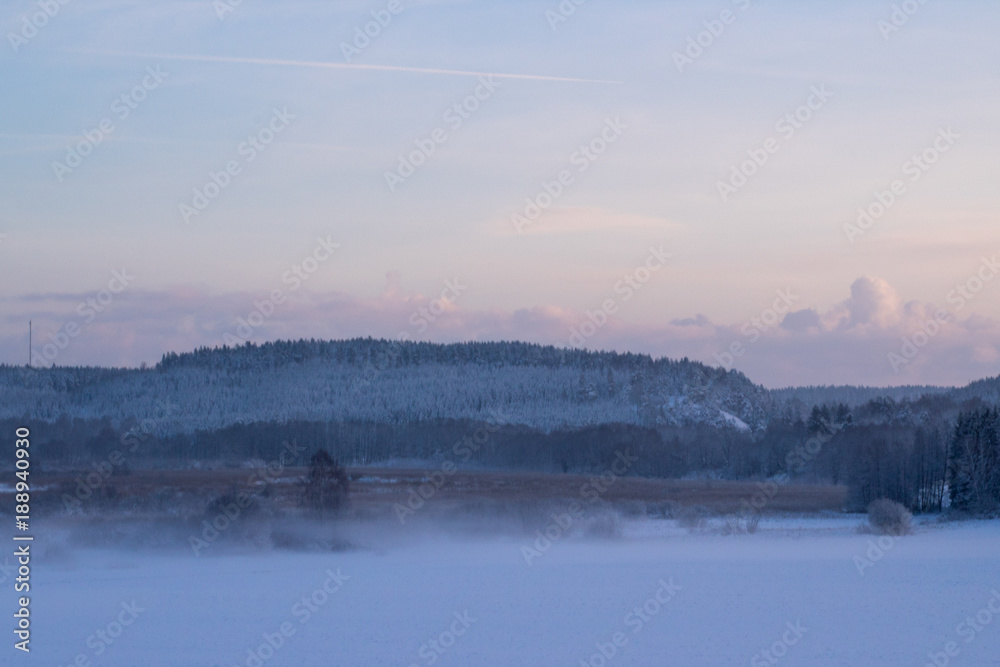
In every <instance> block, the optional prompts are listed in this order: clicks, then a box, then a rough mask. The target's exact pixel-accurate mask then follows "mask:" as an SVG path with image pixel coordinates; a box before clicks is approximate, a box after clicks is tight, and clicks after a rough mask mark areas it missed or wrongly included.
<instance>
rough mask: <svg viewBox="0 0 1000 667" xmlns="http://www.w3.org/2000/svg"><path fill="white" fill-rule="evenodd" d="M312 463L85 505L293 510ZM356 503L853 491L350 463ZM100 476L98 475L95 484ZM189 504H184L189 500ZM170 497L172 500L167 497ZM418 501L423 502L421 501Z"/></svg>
mask: <svg viewBox="0 0 1000 667" xmlns="http://www.w3.org/2000/svg"><path fill="white" fill-rule="evenodd" d="M305 474H306V469H305V468H285V469H284V470H282V471H280V472H279V473H277V474H276V475H274V476H271V475H270V474H269V473H267V472H266V471H264V470H263V469H252V468H229V469H218V470H139V471H133V472H132V473H130V474H127V475H116V476H111V477H107V478H106V479H103V480H102V481H101V482H100V483H99V484H96V485H94V489H93V495H92V496H88V497H87V498H86V499H85V500H84V502H85V503H90V502H95V501H98V499H100V500H99V501H98V502H103V503H109V502H112V503H113V504H114V505H116V506H119V507H128V506H129V505H133V504H136V505H140V506H141V505H148V502H144V501H148V500H149V499H150V498H153V497H157V496H158V497H160V498H163V499H167V498H177V499H178V500H179V502H181V503H182V504H187V505H190V504H198V501H202V502H204V500H205V499H210V498H213V497H218V496H219V495H221V494H224V493H227V492H232V491H236V492H238V491H246V492H252V493H254V494H258V495H261V494H262V495H265V496H266V497H268V498H270V499H271V501H272V502H274V503H275V504H276V505H278V506H283V507H293V506H295V505H296V503H297V502H298V498H299V496H300V493H301V489H300V486H299V483H300V480H301V479H302V478H303V477H304V475H305ZM348 474H349V477H350V480H351V482H350V507H351V508H352V510H353V511H355V512H360V513H361V514H371V513H374V514H382V513H384V512H385V511H387V510H389V509H390V508H391V507H393V506H394V504H395V503H405V502H407V500H408V499H409V500H414V499H416V497H417V494H418V492H419V493H420V494H421V495H422V496H423V497H424V498H426V504H427V505H428V506H434V507H437V509H438V510H443V511H447V509H448V508H449V507H460V506H466V507H469V506H483V505H484V504H486V505H493V504H498V503H540V504H545V503H547V502H556V501H558V502H565V501H572V500H579V501H587V502H590V501H593V500H600V501H602V502H603V503H605V504H609V505H624V504H627V505H630V506H632V507H635V506H641V505H642V504H645V505H646V506H648V507H649V508H651V511H656V513H662V512H664V511H665V510H664V508H667V509H668V511H669V510H676V509H679V508H683V507H695V506H700V507H703V508H705V509H706V510H707V511H708V512H711V513H718V514H724V513H731V512H736V511H738V510H739V509H740V508H741V501H745V500H746V501H749V500H750V499H751V498H753V497H754V496H755V494H756V495H757V499H758V502H759V501H760V499H762V498H766V504H764V507H763V512H765V513H782V512H793V513H814V512H822V511H840V510H842V509H843V507H844V503H845V501H846V497H847V489H846V487H843V486H837V485H831V484H788V485H784V486H772V487H770V490H771V495H764V492H763V491H762V486H761V484H760V483H759V482H751V481H724V480H677V479H649V478H641V477H612V476H610V475H608V476H606V477H605V478H604V479H603V480H602V479H601V477H599V476H587V475H571V474H544V473H536V472H520V471H467V470H463V471H455V470H452V471H450V472H449V473H444V472H442V471H441V470H440V469H437V470H433V469H430V470H417V469H399V468H349V469H348ZM86 477H87V472H86V471H84V472H81V473H72V472H65V473H55V474H48V475H45V476H44V477H42V476H39V478H37V479H35V480H34V481H35V484H39V485H45V486H46V487H47V491H45V492H43V494H44V495H46V496H48V498H47V501H48V502H47V503H46V505H47V506H49V507H53V508H54V507H56V506H61V505H62V503H61V500H60V499H61V498H62V497H63V494H69V495H70V496H75V494H76V493H77V489H78V488H79V487H80V484H79V480H81V479H86ZM96 480H97V478H96V477H94V476H92V477H91V481H92V482H94V481H96ZM185 498H186V499H187V502H184V499H185ZM167 502H169V501H167ZM418 502H419V501H418Z"/></svg>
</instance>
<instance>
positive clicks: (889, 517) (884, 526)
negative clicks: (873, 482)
mask: <svg viewBox="0 0 1000 667" xmlns="http://www.w3.org/2000/svg"><path fill="white" fill-rule="evenodd" d="M912 519H913V515H912V514H910V512H909V510H907V509H906V508H905V507H903V506H902V505H900V504H899V503H897V502H896V501H894V500H889V499H888V498H879V499H878V500H875V501H872V503H871V504H870V505H869V506H868V524H869V525H870V526H871V528H872V530H874V531H875V532H877V533H880V534H882V535H906V534H907V533H909V532H910V522H911V521H912Z"/></svg>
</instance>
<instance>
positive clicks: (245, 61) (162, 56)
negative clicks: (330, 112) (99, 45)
mask: <svg viewBox="0 0 1000 667" xmlns="http://www.w3.org/2000/svg"><path fill="white" fill-rule="evenodd" d="M76 52H77V53H89V54H94V55H103V56H117V57H122V58H150V59H156V60H187V61H194V62H209V63H233V64H237V65H268V66H277V67H311V68H319V69H351V70H370V71H379V72H409V73H412V74H445V75H451V76H494V77H497V78H500V79H527V80H531V81H564V82H570V83H600V84H619V83H621V81H607V80H603V79H579V78H575V77H566V76H549V75H545V74H514V73H510V72H478V71H472V70H460V69H441V68H436V67H405V66H402V65H368V64H362V63H335V62H323V61H316V60H283V59H276V58H245V57H236V56H202V55H191V54H173V53H136V52H124V51H101V50H83V51H76Z"/></svg>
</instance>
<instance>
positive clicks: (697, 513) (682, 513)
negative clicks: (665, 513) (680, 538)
mask: <svg viewBox="0 0 1000 667" xmlns="http://www.w3.org/2000/svg"><path fill="white" fill-rule="evenodd" d="M677 523H678V524H680V526H681V528H685V529H686V530H687V531H688V532H689V533H700V532H703V531H704V530H705V529H706V528H707V527H708V509H707V508H706V507H703V506H702V505H693V506H689V507H682V508H681V509H680V510H678V512H677Z"/></svg>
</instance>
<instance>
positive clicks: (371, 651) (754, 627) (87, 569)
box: [0, 517, 1000, 667]
mask: <svg viewBox="0 0 1000 667" xmlns="http://www.w3.org/2000/svg"><path fill="white" fill-rule="evenodd" d="M858 523H859V519H857V518H850V519H845V518H840V517H833V518H805V519H802V518H800V519H780V520H775V519H771V520H767V519H765V521H763V522H762V524H761V527H760V530H759V531H758V532H757V533H756V534H754V535H732V536H723V535H720V534H699V535H689V534H687V533H686V532H685V531H683V530H680V529H679V528H678V527H677V526H676V524H675V523H674V522H673V521H665V520H664V521H654V520H644V521H641V522H637V523H632V524H629V525H628V526H626V530H625V531H624V532H625V535H624V537H622V538H616V539H613V540H585V539H581V538H571V537H566V538H557V539H556V540H555V541H554V542H552V543H551V545H549V546H548V547H547V548H545V547H546V545H545V544H544V543H540V544H538V545H533V540H532V539H531V538H524V539H519V538H514V537H505V538H481V539H472V538H461V537H454V536H452V537H450V538H445V537H436V536H434V535H428V537H427V538H426V539H425V540H421V541H411V542H406V543H403V542H389V541H385V540H382V541H381V542H379V541H375V542H373V544H376V546H373V547H371V548H362V549H357V550H351V551H345V552H339V553H327V554H320V553H294V552H284V551H275V550H271V551H263V552H248V553H242V554H238V553H231V552H230V553H224V552H223V551H222V550H221V549H220V550H218V551H216V552H210V553H205V554H204V555H202V556H200V557H195V556H194V555H193V554H192V552H191V551H190V550H186V551H182V550H178V551H177V552H169V553H167V552H154V551H142V552H137V553H128V552H121V551H100V550H79V549H77V550H64V551H62V552H61V554H60V553H59V552H55V553H50V554H49V555H48V556H47V557H45V558H39V559H38V561H37V562H35V563H33V565H34V568H33V572H32V594H33V596H34V597H33V601H32V615H33V619H32V620H33V628H34V633H33V637H32V649H33V650H32V655H31V659H30V660H28V661H25V660H23V659H22V658H23V657H25V656H23V654H20V653H19V652H17V651H15V650H13V648H12V647H11V644H12V643H13V642H12V641H11V640H10V639H9V640H8V646H7V647H5V649H4V651H3V653H2V656H3V660H0V663H3V664H28V663H29V662H30V664H45V665H53V664H54V665H82V666H85V665H88V664H90V665H115V666H119V667H124V666H133V665H135V666H144V667H147V666H148V667H153V666H157V665H183V666H187V667H199V666H207V665H219V666H225V667H232V666H234V665H243V666H247V665H249V666H254V665H258V666H259V665H268V666H271V665H295V666H310V665H315V666H317V667H318V666H323V667H329V666H331V665H345V666H358V667H362V666H366V665H399V666H402V667H409V666H411V665H418V666H422V665H431V664H434V665H442V666H445V665H462V666H468V665H503V666H522V665H523V666H533V665H568V666H582V665H593V666H599V665H605V664H607V665H650V666H654V665H655V666H659V665H751V666H753V665H774V664H785V665H915V666H921V665H925V664H937V665H938V666H941V665H945V664H954V665H1000V613H994V612H1000V522H996V521H993V522H966V523H950V524H939V523H928V524H924V525H921V526H918V528H917V531H916V533H915V534H913V535H910V536H907V537H904V538H901V539H899V540H898V541H897V540H893V539H892V538H882V547H883V548H882V549H879V547H878V545H877V539H878V538H876V537H874V536H870V535H864V534H858V533H856V532H855V531H854V528H855V526H856V525H857V524H858ZM39 539H42V538H41V537H40V538H39ZM873 544H874V545H875V547H874V548H873V546H872V545H873ZM525 546H528V547H530V548H531V549H535V548H536V547H542V548H540V549H537V551H536V552H527V551H525V550H524V547H525ZM885 547H888V548H887V549H886V548H885ZM526 553H528V554H529V555H530V556H533V557H532V558H531V564H530V565H528V564H527V563H526V557H525V554H526ZM862 571H863V574H862ZM990 606H992V609H993V611H990ZM977 614H978V620H977ZM970 617H971V622H970V621H969V620H967V619H970ZM98 633H101V634H98ZM102 635H103V637H102ZM268 637H270V644H269V640H268ZM271 644H274V645H277V648H272V647H271ZM764 651H768V653H767V654H765V653H764ZM948 652H950V653H951V655H948ZM602 653H604V654H608V655H610V656H611V657H610V658H605V656H604V655H602ZM15 654H17V655H15ZM929 654H930V655H929ZM932 657H933V659H934V660H936V663H935V662H932Z"/></svg>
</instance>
